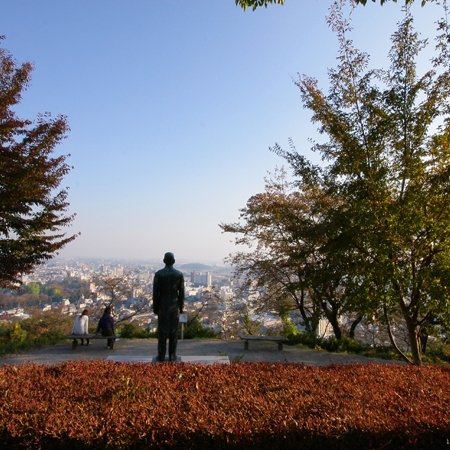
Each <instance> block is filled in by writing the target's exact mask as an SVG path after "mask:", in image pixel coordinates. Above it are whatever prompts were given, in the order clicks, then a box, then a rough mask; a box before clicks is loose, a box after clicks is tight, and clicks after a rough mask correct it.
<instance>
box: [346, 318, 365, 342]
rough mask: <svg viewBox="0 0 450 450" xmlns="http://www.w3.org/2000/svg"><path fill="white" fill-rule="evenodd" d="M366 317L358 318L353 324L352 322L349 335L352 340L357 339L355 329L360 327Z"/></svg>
mask: <svg viewBox="0 0 450 450" xmlns="http://www.w3.org/2000/svg"><path fill="white" fill-rule="evenodd" d="M363 317H364V316H362V315H361V316H358V317H357V318H356V319H355V320H354V321H353V322H352V325H351V327H350V334H349V337H350V338H351V339H354V338H355V329H356V327H357V326H358V325H359V323H360V322H361V320H362V318H363Z"/></svg>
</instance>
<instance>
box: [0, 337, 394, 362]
mask: <svg viewBox="0 0 450 450" xmlns="http://www.w3.org/2000/svg"><path fill="white" fill-rule="evenodd" d="M157 345H158V341H157V339H119V340H117V341H116V343H115V345H114V350H109V349H107V348H106V345H105V342H103V341H101V340H100V341H92V343H91V345H89V346H85V345H83V346H82V345H78V348H77V349H76V350H72V341H70V340H67V341H66V342H64V343H60V344H57V345H54V346H51V347H45V348H41V349H36V350H31V351H28V352H23V353H20V354H14V355H6V356H3V357H0V366H4V365H18V364H25V363H36V364H47V365H52V364H58V363H62V362H66V361H82V360H83V361H92V360H99V359H104V360H106V359H108V360H112V361H127V362H149V363H151V362H154V358H155V357H156V354H157ZM177 356H178V361H180V362H191V363H192V362H193V363H206V364H211V363H215V362H217V363H224V362H225V363H234V362H242V363H245V362H274V363H298V364H306V365H312V366H327V365H330V364H351V363H362V364H364V363H371V362H372V363H381V364H392V363H395V364H401V363H399V362H393V361H387V360H382V359H372V358H366V357H363V356H357V355H346V354H342V353H329V352H326V351H317V350H309V349H301V348H297V347H291V346H289V345H284V346H283V350H278V345H277V343H275V342H266V341H258V342H250V345H249V349H248V350H244V342H243V341H241V340H239V339H237V340H220V339H185V340H179V341H178V348H177Z"/></svg>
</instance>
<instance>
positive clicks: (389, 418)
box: [0, 361, 450, 449]
mask: <svg viewBox="0 0 450 450" xmlns="http://www.w3.org/2000/svg"><path fill="white" fill-rule="evenodd" d="M449 385H450V371H449V370H448V369H443V368H437V367H410V366H398V365H374V364H369V365H343V366H337V365H335V366H328V367H322V368H317V367H308V366H302V365H296V364H272V363H244V364H233V365H230V366H225V365H214V366H207V365H204V366H203V365H195V364H154V365H151V364H124V363H111V362H105V361H92V362H69V363H64V364H59V365H55V366H51V367H48V366H38V365H34V364H29V365H23V366H18V367H11V366H5V367H3V368H1V369H0V439H1V440H2V442H5V443H7V444H9V445H10V446H11V447H14V446H16V447H17V446H23V447H24V448H40V447H41V448H56V447H61V445H64V443H66V442H68V441H70V442H71V443H72V444H73V445H77V446H78V447H77V448H94V447H103V448H114V449H125V448H131V447H132V448H152V447H154V448H169V447H171V446H177V445H179V446H181V448H195V447H197V448H201V447H205V446H207V447H208V446H212V445H215V446H219V447H220V446H225V445H235V446H237V447H239V446H257V447H258V448H270V449H273V448H281V446H283V448H295V443H297V445H298V440H299V439H301V440H302V443H304V446H303V447H302V448H312V447H313V446H314V445H319V443H320V444H321V445H322V446H323V448H325V447H326V446H327V445H328V446H331V447H333V446H334V447H333V448H348V449H351V448H356V447H358V448H375V447H377V446H382V445H383V444H387V446H386V447H385V448H398V447H394V446H393V444H389V442H392V443H398V442H402V445H404V446H407V445H409V446H410V447H408V448H420V445H424V442H426V443H429V447H430V448H432V447H433V446H434V448H438V447H439V445H441V444H442V443H443V442H445V439H446V435H447V434H448V429H449V426H450V413H449V412H448V409H447V408H446V405H447V404H448V402H449V401H450V389H449V388H448V386H449ZM337 443H339V445H338V446H337ZM399 448H401V447H399Z"/></svg>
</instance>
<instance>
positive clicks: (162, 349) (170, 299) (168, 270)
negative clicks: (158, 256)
mask: <svg viewBox="0 0 450 450" xmlns="http://www.w3.org/2000/svg"><path fill="white" fill-rule="evenodd" d="M163 262H164V264H165V265H166V266H165V267H164V269H161V270H158V272H156V273H155V278H154V280H153V312H154V313H155V314H156V315H157V316H158V356H157V358H156V359H157V360H158V361H160V362H163V361H165V358H166V345H167V339H169V361H176V359H177V341H178V322H179V318H180V313H182V312H183V307H184V277H183V274H182V273H181V272H180V271H179V270H177V269H174V267H173V265H174V264H175V257H174V254H173V253H171V252H167V253H166V254H165V255H164V259H163Z"/></svg>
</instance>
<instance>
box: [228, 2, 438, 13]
mask: <svg viewBox="0 0 450 450" xmlns="http://www.w3.org/2000/svg"><path fill="white" fill-rule="evenodd" d="M354 1H355V3H359V4H361V5H365V4H366V3H367V0H354ZM376 1H377V0H372V2H376ZM388 1H389V0H380V5H383V4H384V3H386V2H388ZM391 1H393V2H394V3H397V0H391ZM433 1H434V0H421V4H422V6H425V4H426V3H431V2H433ZM234 2H235V4H236V5H237V6H240V7H241V8H242V9H243V10H244V11H245V10H246V9H247V8H251V9H252V10H253V11H254V10H255V9H256V8H259V7H261V6H264V7H265V8H267V6H268V5H271V4H276V5H283V4H284V0H235V1H234ZM413 2H414V0H405V5H408V4H410V3H413Z"/></svg>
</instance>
